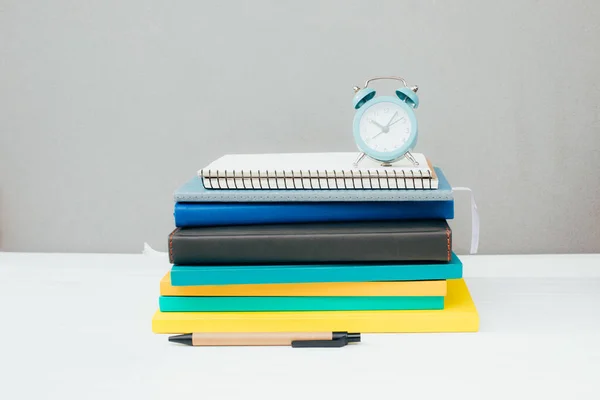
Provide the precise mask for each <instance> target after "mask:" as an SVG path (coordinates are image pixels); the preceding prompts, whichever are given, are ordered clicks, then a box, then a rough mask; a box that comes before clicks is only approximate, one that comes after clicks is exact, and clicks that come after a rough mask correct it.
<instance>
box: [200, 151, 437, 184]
mask: <svg viewBox="0 0 600 400" xmlns="http://www.w3.org/2000/svg"><path fill="white" fill-rule="evenodd" d="M357 156H358V153H279V154H228V155H225V156H223V157H221V158H219V159H217V160H215V161H213V162H212V163H210V164H209V165H207V166H206V167H204V168H202V169H201V170H199V171H198V176H199V177H200V178H201V179H202V181H203V184H204V187H205V188H207V189H221V190H227V189H246V190H265V189H266V190H289V189H295V190H301V189H303V190H322V189H346V190H348V189H438V185H439V180H438V177H437V176H436V173H435V170H434V168H433V167H432V166H431V163H430V162H429V160H427V158H426V157H425V156H424V155H423V154H421V153H413V156H414V158H415V159H416V161H417V162H418V165H417V166H414V165H413V164H412V163H411V162H410V161H409V160H407V159H402V160H399V161H397V162H395V163H393V164H392V165H391V166H385V167H384V166H382V165H381V163H377V162H376V161H374V160H371V159H369V158H364V159H363V160H362V161H361V162H360V164H359V166H358V167H355V166H354V165H353V163H354V161H355V160H356V158H357Z"/></svg>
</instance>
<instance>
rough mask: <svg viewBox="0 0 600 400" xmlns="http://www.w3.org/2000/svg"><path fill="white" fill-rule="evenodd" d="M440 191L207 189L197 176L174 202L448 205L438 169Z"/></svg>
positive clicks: (445, 182) (446, 185)
mask: <svg viewBox="0 0 600 400" xmlns="http://www.w3.org/2000/svg"><path fill="white" fill-rule="evenodd" d="M435 172H436V175H437V176H438V179H439V186H438V189H433V190H424V189H332V190H326V189H315V190H305V189H304V190H303V189H298V190H294V189H288V190H286V189H279V190H278V189H271V190H261V189H255V190H254V189H243V190H236V189H206V188H205V187H204V185H203V184H202V178H200V177H198V176H194V177H193V178H192V179H190V180H189V181H188V182H186V183H185V184H183V185H182V186H180V187H179V188H178V189H177V190H176V191H175V193H174V194H173V198H174V200H175V202H181V203H186V202H209V203H210V202H230V203H231V202H242V203H249V202H288V201H292V202H307V201H312V202H331V201H347V202H348V201H354V202H364V201H447V200H453V199H454V195H453V192H452V187H451V186H450V184H449V183H448V180H447V179H446V177H445V176H444V174H443V173H442V170H441V169H440V168H437V167H436V168H435Z"/></svg>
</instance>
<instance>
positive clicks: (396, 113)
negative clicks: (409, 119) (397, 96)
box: [386, 111, 398, 128]
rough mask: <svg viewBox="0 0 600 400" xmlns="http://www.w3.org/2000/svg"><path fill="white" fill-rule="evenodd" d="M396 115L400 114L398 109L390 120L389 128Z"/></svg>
mask: <svg viewBox="0 0 600 400" xmlns="http://www.w3.org/2000/svg"><path fill="white" fill-rule="evenodd" d="M396 115H398V111H396V112H395V113H394V115H392V118H390V120H389V121H388V123H387V125H386V127H387V128H389V127H390V123H391V122H392V121H393V120H394V118H396Z"/></svg>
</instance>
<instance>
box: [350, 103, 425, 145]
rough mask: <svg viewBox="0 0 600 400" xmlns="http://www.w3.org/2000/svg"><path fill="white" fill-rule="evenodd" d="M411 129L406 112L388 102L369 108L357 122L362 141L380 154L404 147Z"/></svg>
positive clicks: (397, 105)
mask: <svg viewBox="0 0 600 400" xmlns="http://www.w3.org/2000/svg"><path fill="white" fill-rule="evenodd" d="M412 129H413V127H412V124H411V119H410V117H409V115H408V112H407V111H406V110H405V109H404V108H403V107H401V106H400V105H399V104H396V103H393V102H388V101H382V102H379V103H376V104H373V105H372V106H370V107H369V108H368V109H367V110H365V111H364V113H363V114H362V116H361V118H360V121H359V131H360V136H361V138H362V140H363V141H364V143H365V144H366V145H367V146H368V147H369V148H370V149H372V150H375V151H377V152H380V153H388V152H393V151H395V150H398V149H399V148H401V147H402V146H404V144H405V143H406V142H407V140H409V138H410V135H411V132H412Z"/></svg>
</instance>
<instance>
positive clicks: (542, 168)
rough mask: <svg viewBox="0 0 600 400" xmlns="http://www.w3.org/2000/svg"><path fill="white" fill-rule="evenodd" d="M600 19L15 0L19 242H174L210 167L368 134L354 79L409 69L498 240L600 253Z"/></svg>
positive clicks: (446, 162)
mask: <svg viewBox="0 0 600 400" xmlns="http://www.w3.org/2000/svg"><path fill="white" fill-rule="evenodd" d="M220 3H222V4H220ZM230 3H233V4H230ZM599 21H600V2H597V1H576V2H569V1H543V2H542V1H531V0H527V1H524V0H515V1H400V0H394V1H389V0H388V1H382V2H371V1H364V0H362V1H302V2H282V1H275V0H274V1H264V0H254V1H247V2H242V1H237V2H217V1H213V2H208V1H178V2H171V1H147V0H143V1H142V0H132V1H126V2H122V1H103V2H95V3H94V4H88V2H85V4H84V2H79V1H53V2H46V1H16V0H14V1H7V0H2V1H0V133H1V135H0V224H1V225H0V228H1V230H0V233H1V242H0V248H1V249H3V250H7V251H52V252H54V251H56V252H74V251H81V252H140V251H141V249H142V243H143V242H148V243H149V244H150V245H151V246H153V247H155V248H156V249H159V250H165V249H166V238H167V235H168V233H169V232H170V231H171V229H172V227H173V220H172V207H173V203H172V192H173V191H174V189H175V188H176V187H177V186H178V185H179V184H181V183H183V182H184V181H185V180H187V179H188V178H190V177H191V176H192V175H193V174H194V173H195V172H196V170H197V169H199V168H200V167H202V166H203V165H205V164H206V163H208V162H209V161H211V160H212V159H214V158H216V157H218V156H220V155H222V154H224V153H228V152H303V151H353V150H355V147H354V143H353V141H352V136H351V126H350V123H351V120H352V117H353V109H352V107H351V98H352V95H353V92H352V90H351V88H352V86H353V85H360V84H362V83H364V80H365V79H367V78H369V77H371V76H374V75H380V74H399V75H402V76H405V77H406V78H407V79H408V80H409V82H410V83H416V84H418V85H419V86H420V91H419V94H420V95H421V107H420V109H419V110H418V114H417V115H418V118H419V121H420V133H421V136H420V142H419V146H418V148H417V151H420V152H423V153H425V154H426V155H428V156H429V157H430V158H431V159H432V160H433V162H434V163H435V164H437V165H439V166H441V167H442V168H443V169H444V170H445V172H446V174H447V175H448V177H449V178H450V181H451V183H452V184H453V185H455V186H459V185H460V186H463V185H464V186H469V187H471V188H472V189H473V190H474V191H475V194H476V199H477V202H478V205H479V211H480V213H481V223H482V232H481V246H480V252H481V253H558V252H598V251H600V229H599V228H598V226H599V223H600V203H599V201H598V198H599V197H600V185H599V184H600V178H599V173H600V154H599V148H600V90H599V83H598V82H599V81H600V62H599V61H600V29H599ZM392 87H393V85H389V86H388V85H384V84H381V85H379V86H378V89H379V90H380V93H385V92H386V91H389V92H391V89H392ZM467 200H468V196H466V195H462V194H461V195H458V196H457V202H458V204H457V213H458V216H457V217H458V218H457V220H455V221H454V222H453V228H454V229H455V230H456V232H457V238H456V240H457V242H461V243H462V244H461V246H462V247H463V248H466V243H467V242H468V234H469V219H468V217H469V214H468V203H467Z"/></svg>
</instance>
